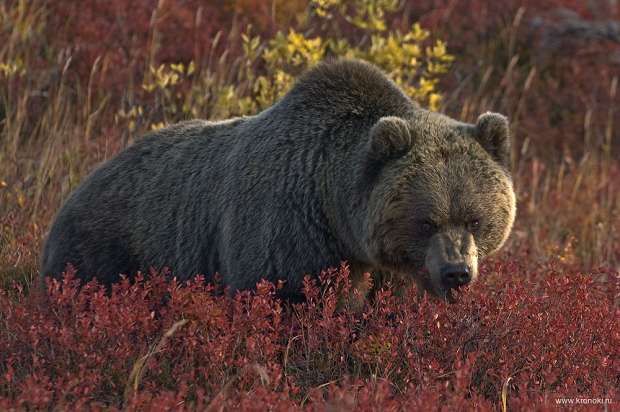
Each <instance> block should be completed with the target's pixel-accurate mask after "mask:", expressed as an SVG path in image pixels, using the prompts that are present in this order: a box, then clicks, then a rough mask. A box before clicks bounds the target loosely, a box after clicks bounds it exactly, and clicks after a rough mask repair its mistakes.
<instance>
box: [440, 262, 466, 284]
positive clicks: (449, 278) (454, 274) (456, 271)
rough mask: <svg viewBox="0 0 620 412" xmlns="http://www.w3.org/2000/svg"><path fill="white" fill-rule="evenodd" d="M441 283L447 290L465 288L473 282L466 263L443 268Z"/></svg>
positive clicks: (448, 265)
mask: <svg viewBox="0 0 620 412" xmlns="http://www.w3.org/2000/svg"><path fill="white" fill-rule="evenodd" d="M440 275H441V283H442V284H443V286H444V287H445V288H446V289H454V288H458V287H460V286H465V285H467V284H468V283H469V282H470V281H471V274H470V272H469V267H468V266H467V265H466V264H464V263H458V264H452V263H451V264H447V265H445V266H444V267H442V268H441V273H440Z"/></svg>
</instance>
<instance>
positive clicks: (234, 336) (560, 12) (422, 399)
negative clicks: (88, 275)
mask: <svg viewBox="0 0 620 412" xmlns="http://www.w3.org/2000/svg"><path fill="white" fill-rule="evenodd" d="M0 39H1V40H2V41H1V42H0V285H1V286H0V409H12V408H15V409H53V408H58V409H110V410H117V409H126V410H144V409H150V410H160V409H161V410H168V409H174V410H177V409H189V410H193V409H206V408H209V409H210V408H213V409H221V408H226V409H233V408H243V409H249V410H264V409H268V408H270V409H275V410H289V409H313V410H314V409H317V410H324V409H327V408H339V409H345V410H347V409H351V410H352V409H361V410H385V409H388V410H397V409H424V410H426V409H436V410H468V409H472V410H473V409H475V410H497V409H502V410H506V409H511V410H521V409H535V410H552V409H553V410H555V409H556V408H557V404H558V402H568V401H572V402H573V404H576V403H580V402H585V401H584V400H586V399H589V401H588V402H589V406H587V407H595V408H601V403H600V402H606V399H607V400H611V402H612V405H611V406H610V408H613V404H614V403H617V402H619V401H620V397H619V396H618V395H619V393H620V372H619V371H620V328H619V327H618V326H619V325H618V319H619V318H620V275H619V273H618V271H619V267H620V235H619V233H620V161H619V160H618V159H620V156H619V155H620V139H619V137H618V124H619V121H620V118H619V117H620V115H619V113H620V111H619V110H618V100H619V97H618V91H617V89H618V73H620V70H618V69H619V66H620V6H619V5H618V4H617V2H614V1H611V0H609V1H607V0H602V1H598V2H583V1H580V0H542V1H541V0H536V1H534V0H521V1H516V0H507V1H502V2H496V1H490V0H472V1H468V2H452V1H447V0H423V1H404V0H355V1H353V2H350V1H348V2H345V1H341V0H313V1H311V2H305V1H298V0H287V1H280V0H274V1H270V2H264V1H257V0H235V1H230V2H225V3H223V4H222V2H215V1H199V0H189V1H179V0H160V1H158V2H156V1H154V0H149V1H144V2H139V3H135V2H132V3H130V2H124V1H120V0H119V1H117V0H111V1H107V2H98V1H94V0H92V1H91V0H87V1H83V2H80V3H79V4H78V3H75V4H74V3H71V2H56V1H46V0H40V1H32V2H30V1H26V0H7V1H4V2H2V3H0ZM330 56H347V57H357V58H362V59H365V60H368V61H370V62H373V63H375V64H377V65H378V66H380V67H381V68H382V69H383V70H385V71H386V72H387V73H388V74H389V75H390V77H391V78H392V79H393V80H394V81H395V82H396V83H398V84H399V85H400V86H401V87H403V88H404V89H405V90H406V91H407V93H408V94H409V95H410V96H411V97H413V98H415V99H416V100H418V101H419V102H420V103H421V104H422V105H423V106H425V107H429V108H431V109H432V110H436V111H441V112H444V113H446V114H448V115H450V116H452V117H454V118H457V119H461V120H463V121H468V122H475V120H476V117H477V116H478V115H479V114H480V113H482V112H484V111H486V110H493V111H497V112H501V113H504V114H506V115H507V116H508V118H509V119H510V120H511V127H512V130H513V139H514V143H515V144H514V150H513V153H512V155H511V168H512V170H513V174H514V177H515V188H516V190H517V196H518V216H517V221H516V224H515V229H514V231H513V234H512V236H511V238H510V239H509V240H508V242H507V244H506V246H505V247H504V249H503V251H502V252H501V253H500V254H499V255H497V256H495V257H494V258H492V259H491V260H488V261H486V262H485V263H484V264H483V265H482V267H481V268H480V272H481V273H480V279H481V281H480V282H479V283H478V284H477V285H476V287H473V288H471V290H468V291H466V292H465V293H462V294H460V295H459V296H458V303H456V304H453V305H446V304H444V303H441V302H437V301H434V300H431V299H428V298H425V297H419V296H416V294H415V290H413V291H411V293H410V295H407V296H405V297H404V298H403V297H395V296H393V295H392V290H391V288H389V287H386V288H385V289H383V290H381V291H380V292H378V293H377V295H376V296H375V299H374V300H373V301H372V302H369V303H367V304H366V305H365V307H364V309H363V310H362V311H361V313H357V312H354V311H347V310H343V311H336V310H335V308H336V304H337V301H338V293H337V291H338V290H340V289H342V288H344V289H346V288H348V287H350V279H349V270H348V268H347V266H346V265H343V266H342V267H339V268H333V269H331V270H326V271H325V272H324V273H323V274H322V275H321V276H320V278H319V279H311V278H307V279H306V282H305V283H304V293H305V295H306V302H304V303H299V304H290V303H287V302H283V301H281V300H279V299H277V298H276V297H275V288H276V287H277V285H271V284H269V283H266V282H264V283H261V284H260V285H259V286H258V287H257V290H256V291H255V292H242V293H239V294H236V295H235V296H232V297H228V296H225V295H221V294H219V293H217V292H218V291H219V289H220V288H221V285H218V284H217V283H216V284H215V285H212V284H207V283H205V282H204V280H203V279H202V278H200V277H198V278H196V279H195V280H193V281H191V282H190V283H189V284H186V285H180V284H178V283H177V282H174V281H173V282H166V281H165V280H164V277H163V276H162V274H152V276H151V277H150V278H149V279H148V280H143V279H140V278H139V279H138V281H137V282H136V283H133V284H132V283H130V282H128V281H125V282H121V283H120V284H118V285H116V286H115V287H114V288H113V290H112V292H111V293H109V294H106V293H105V291H104V290H103V289H102V288H100V287H99V286H98V285H96V284H94V283H89V284H88V285H86V286H85V287H83V288H78V284H77V281H76V280H75V278H74V277H73V274H72V273H71V272H69V273H67V276H66V277H65V279H64V280H63V281H61V282H50V283H49V284H48V285H47V289H48V290H47V292H48V293H47V295H48V296H47V297H46V298H45V299H42V297H41V296H40V295H39V294H37V293H33V292H32V291H33V290H34V289H35V288H32V287H31V286H32V285H33V282H34V280H35V279H37V276H38V274H37V268H38V258H39V251H40V249H41V243H42V241H43V239H44V235H45V231H46V230H47V228H48V226H49V223H50V221H51V219H52V218H53V216H54V213H55V212H56V211H57V210H58V208H59V206H60V204H61V203H62V201H63V200H64V199H65V198H66V196H67V195H68V194H69V193H70V192H71V190H72V189H74V188H75V187H76V185H77V184H78V183H79V182H80V180H81V179H82V178H83V177H84V176H86V175H87V173H88V172H89V171H91V170H92V169H93V168H94V167H95V166H96V165H97V164H98V163H100V162H101V161H104V160H106V159H108V158H110V157H111V156H113V155H114V154H115V153H117V152H119V151H120V150H122V149H123V148H125V147H126V146H127V145H129V144H131V143H132V142H134V141H136V140H138V139H140V137H141V136H142V135H143V134H144V133H145V132H147V131H149V130H154V129H158V128H161V127H163V126H165V125H168V124H172V123H175V122H177V121H180V120H184V119H189V118H195V117H200V118H207V119H225V118H228V117H232V116H237V115H243V114H250V113H255V112H257V111H259V110H261V109H263V108H265V107H268V106H270V105H271V104H272V103H273V102H274V101H275V100H277V99H278V97H280V96H282V95H283V94H284V93H285V92H286V91H287V90H288V89H289V87H290V86H291V84H292V82H293V80H294V79H295V77H296V76H297V75H298V74H300V73H301V72H302V71H304V70H305V69H306V68H308V67H311V66H313V65H314V64H316V63H317V62H319V61H321V60H323V59H324V58H326V57H330ZM326 269H327V268H326ZM371 275H372V274H371ZM587 407H586V408H587Z"/></svg>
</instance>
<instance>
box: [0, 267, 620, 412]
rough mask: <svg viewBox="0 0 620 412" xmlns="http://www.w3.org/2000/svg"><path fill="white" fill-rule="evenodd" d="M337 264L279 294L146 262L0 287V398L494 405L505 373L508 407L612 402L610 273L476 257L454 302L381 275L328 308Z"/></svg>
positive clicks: (137, 404)
mask: <svg viewBox="0 0 620 412" xmlns="http://www.w3.org/2000/svg"><path fill="white" fill-rule="evenodd" d="M347 279H348V269H347V268H346V267H344V266H343V267H342V268H341V269H340V270H339V271H328V272H325V273H324V274H323V275H322V276H321V277H320V280H319V281H318V282H317V281H316V280H312V279H310V278H307V280H306V282H305V293H306V296H307V302H305V303H302V304H294V305H291V304H288V303H285V302H282V301H280V300H279V299H278V298H277V297H276V287H275V286H274V285H272V284H270V283H267V282H263V283H260V284H259V285H258V287H257V291H256V292H241V293H237V294H235V295H234V296H229V295H226V294H222V293H218V291H217V288H216V287H214V286H212V285H210V284H207V283H206V282H205V281H204V279H203V278H200V277H198V278H196V279H195V280H194V281H192V282H190V283H188V284H187V285H184V286H180V285H178V284H177V283H176V282H175V281H172V282H166V281H165V280H164V277H163V275H157V274H154V275H153V276H152V277H151V278H150V279H149V280H143V279H142V278H138V280H137V282H136V283H133V284H132V283H130V282H128V281H124V282H123V283H121V284H119V285H116V286H114V287H113V289H112V291H111V292H110V293H107V294H106V292H105V291H104V290H103V289H102V288H101V287H99V286H98V285H96V284H95V283H94V282H91V283H89V284H87V285H86V286H84V287H83V288H82V289H79V288H78V281H76V280H75V279H74V278H73V275H72V274H71V273H69V274H68V275H67V276H66V277H65V278H64V280H63V281H62V282H57V281H53V282H50V283H49V284H48V292H49V293H48V296H49V297H48V298H41V297H37V295H36V294H30V295H27V294H25V293H23V292H20V291H17V292H15V293H16V294H17V298H15V297H14V296H13V297H9V296H8V295H7V293H6V292H2V294H1V295H0V322H1V324H2V333H1V334H0V347H1V348H2V350H1V351H0V409H9V408H26V409H48V408H51V407H56V408H60V409H83V408H86V407H88V408H92V409H100V408H112V409H116V408H127V409H128V410H146V409H148V410H170V409H175V410H177V409H190V410H191V409H199V410H200V409H204V408H207V407H209V406H210V407H214V408H220V407H223V408H224V409H226V410H228V409H238V408H242V409H243V410H246V409H247V410H264V409H267V408H270V409H273V410H291V409H306V408H310V409H319V410H323V409H325V408H329V407H335V408H337V409H344V410H352V409H356V410H397V409H402V408H406V409H411V408H413V409H424V410H427V409H438V410H464V409H468V410H469V409H476V410H496V409H497V405H498V403H499V399H500V394H501V392H502V386H503V385H504V383H505V382H506V380H507V379H508V378H509V377H510V378H511V381H510V382H509V385H508V386H507V395H508V404H509V408H510V409H511V410H521V409H524V408H527V409H537V410H551V409H554V408H556V407H557V406H556V405H555V403H556V401H555V399H556V398H560V397H562V398H610V399H612V401H614V402H617V401H618V395H619V394H620V373H619V372H618V371H620V330H619V329H618V317H619V316H620V309H619V308H618V301H619V299H620V275H619V274H618V273H613V272H610V271H605V270H598V271H596V272H595V273H591V274H583V273H577V272H574V271H571V270H570V269H562V268H560V267H555V266H553V265H549V266H545V267H541V268H538V269H537V270H528V269H525V268H524V267H522V266H521V265H520V264H519V263H518V261H517V260H516V259H515V260H508V261H504V262H502V263H499V262H492V263H489V264H488V265H486V266H485V267H483V269H482V279H484V280H483V281H482V282H480V283H479V284H477V285H476V286H475V287H472V288H471V290H469V291H467V293H463V294H461V295H460V300H459V303H457V304H454V305H446V304H443V303H440V302H435V301H432V300H431V301H429V300H428V299H426V298H417V297H416V296H415V291H412V293H411V294H410V295H409V296H407V297H406V298H404V299H403V298H397V297H394V296H392V294H391V293H390V291H389V290H383V291H380V292H378V293H377V295H376V296H375V298H374V300H373V302H372V304H367V305H366V307H365V309H364V311H363V313H359V314H355V313H351V312H349V311H347V310H343V311H337V310H336V302H337V292H336V290H338V289H340V288H341V286H342V285H346V284H347ZM182 319H184V320H186V323H185V324H177V325H176V326H174V327H175V328H178V329H176V331H174V332H173V333H172V332H169V333H168V334H167V335H170V336H166V337H162V336H164V335H165V334H166V331H169V330H170V328H171V327H173V325H175V323H176V322H178V321H179V320H182ZM147 354H149V356H148V357H147V358H146V359H145V360H146V362H145V363H144V368H143V369H142V372H141V373H139V374H137V375H135V374H134V375H132V369H133V367H134V364H136V362H137V361H139V360H140V359H141V358H142V357H144V356H145V355H147ZM130 376H131V377H130ZM136 376H137V377H138V379H137V382H136V381H135V378H136ZM134 382H136V385H137V386H136V387H137V390H136V391H134V390H133V383H134ZM599 407H600V405H599Z"/></svg>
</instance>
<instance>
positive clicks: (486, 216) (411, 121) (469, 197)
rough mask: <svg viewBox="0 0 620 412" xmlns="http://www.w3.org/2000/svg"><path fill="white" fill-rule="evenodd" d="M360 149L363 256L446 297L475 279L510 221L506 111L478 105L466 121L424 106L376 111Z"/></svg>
mask: <svg viewBox="0 0 620 412" xmlns="http://www.w3.org/2000/svg"><path fill="white" fill-rule="evenodd" d="M367 150H368V152H367V153H368V156H367V159H366V168H367V172H368V173H367V174H366V176H367V177H368V176H370V178H369V179H371V180H372V182H373V183H372V184H371V185H370V187H371V188H372V189H371V192H370V195H369V207H368V218H367V222H368V227H367V234H368V239H367V242H368V243H367V244H368V253H369V258H370V260H371V261H372V262H371V263H372V264H373V265H374V266H375V267H378V268H380V269H382V270H387V271H391V272H396V273H399V274H400V275H401V276H411V277H413V278H414V279H415V281H416V282H417V284H418V287H420V288H422V289H423V290H425V291H428V292H430V293H432V294H433V295H435V296H438V297H440V298H442V299H445V300H448V301H453V296H452V293H451V291H452V290H453V289H456V288H458V287H460V286H463V285H466V284H468V283H470V282H472V281H474V280H476V278H477V277H478V262H479V261H480V259H482V258H484V257H485V256H487V255H489V254H491V253H493V252H495V251H496V250H498V249H499V248H500V247H501V246H502V244H503V243H504V242H505V241H506V238H507V237H508V235H509V233H510V230H511V229H512V225H513V222H514V218H515V213H516V202H515V193H514V190H513V185H512V179H511V175H510V172H509V163H510V136H509V127H508V121H507V119H506V118H505V117H504V116H502V115H500V114H497V113H485V114H482V115H481V116H480V117H479V118H478V121H477V122H476V124H466V123H461V122H458V121H455V120H453V119H450V118H449V117H446V116H444V115H441V114H438V113H432V112H427V111H425V110H420V111H418V112H417V113H416V114H415V115H414V116H413V117H412V118H408V119H404V118H400V117H382V118H381V119H379V121H378V122H377V123H376V124H375V125H374V126H373V127H372V129H371V131H370V133H369V137H368V146H367Z"/></svg>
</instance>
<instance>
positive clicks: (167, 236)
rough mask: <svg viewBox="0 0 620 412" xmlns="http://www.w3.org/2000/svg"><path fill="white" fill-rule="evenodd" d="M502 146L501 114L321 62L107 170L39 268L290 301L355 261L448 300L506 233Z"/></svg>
mask: <svg viewBox="0 0 620 412" xmlns="http://www.w3.org/2000/svg"><path fill="white" fill-rule="evenodd" d="M509 157H510V140H509V130H508V122H507V120H506V118H505V117H504V116H502V115H499V114H495V113H485V114H482V115H481V116H480V117H479V118H478V121H477V122H476V124H467V123H462V122H459V121H456V120H453V119H451V118H449V117H446V116H444V115H442V114H439V113H433V112H430V111H428V110H425V109H423V108H420V107H419V106H418V105H417V104H416V103H414V102H413V101H412V100H411V99H410V98H409V97H407V96H406V95H405V94H404V93H403V92H402V91H401V90H400V89H399V88H398V87H397V86H396V85H395V84H394V83H393V82H392V81H390V80H389V79H388V78H387V77H386V76H385V75H384V74H383V73H382V72H381V71H380V70H379V69H377V68H376V67H374V66H372V65H370V64H368V63H365V62H361V61H354V60H353V61H352V60H338V61H333V62H327V63H323V64H319V65H318V66H316V67H314V68H313V69H311V70H309V71H308V72H307V73H306V74H305V75H303V76H302V77H301V78H300V79H299V80H298V81H297V82H296V84H295V85H294V87H293V88H292V89H291V90H290V91H289V92H288V93H287V94H286V95H285V96H284V97H283V98H282V99H281V100H280V101H278V102H277V103H276V104H274V105H273V106H272V107H270V108H268V109H267V110H265V111H263V112H261V113H259V114H257V115H254V116H248V117H242V118H236V119H231V120H226V121H220V122H210V121H203V120H195V121H189V122H183V123H179V124H177V125H174V126H171V127H168V128H166V129H163V130H159V131H157V132H154V133H151V134H150V135H149V136H147V137H145V138H144V139H142V140H141V141H139V142H138V143H136V144H134V145H133V146H131V147H129V148H127V149H126V150H124V151H123V152H121V153H120V154H118V155H117V156H116V157H114V158H113V159H111V160H109V161H107V162H106V163H104V164H103V165H101V166H100V167H99V168H97V169H96V170H95V171H94V172H93V173H92V174H91V175H90V176H89V177H88V178H87V179H85V180H84V182H83V183H82V184H81V185H80V186H79V187H78V188H77V189H76V190H75V192H74V193H73V194H72V195H71V196H70V197H69V198H68V200H67V201H66V203H65V204H64V206H63V207H62V208H61V210H60V212H59V213H58V216H57V217H56V219H55V222H54V223H53V225H52V227H51V230H50V232H49V236H48V238H47V241H46V244H45V247H44V251H43V258H42V267H41V274H42V275H43V276H46V275H51V276H54V277H58V276H60V275H61V273H62V272H63V271H64V270H65V268H66V265H67V264H68V263H71V264H72V265H73V266H74V267H75V268H77V273H78V276H79V277H80V278H81V279H83V280H88V279H91V278H96V279H98V280H99V281H100V282H103V283H104V284H110V283H112V282H115V281H116V280H118V279H119V274H128V275H132V274H134V273H136V272H137V271H140V270H148V268H149V267H155V268H161V267H163V266H167V267H169V268H171V270H172V271H173V273H174V274H175V275H176V276H177V278H179V279H180V280H184V279H187V278H190V277H192V276H194V275H196V274H205V275H212V274H215V273H216V272H217V273H219V274H221V276H222V280H223V282H224V284H225V285H227V286H229V287H230V288H231V290H238V289H247V288H253V287H254V286H255V285H256V283H257V282H258V281H259V280H261V278H265V279H267V280H270V281H273V282H274V283H275V282H277V281H280V280H282V281H285V283H284V287H283V288H282V290H281V294H282V295H283V296H285V297H287V298H297V297H300V296H301V286H302V279H303V277H304V275H306V274H311V275H316V274H318V273H319V272H320V271H321V270H322V269H325V268H328V267H334V266H338V265H339V264H340V263H341V262H342V261H348V262H349V263H350V264H351V267H352V268H353V269H354V271H353V275H354V278H355V279H356V280H358V281H359V279H360V278H361V273H363V272H364V271H370V272H373V271H383V272H391V273H394V274H397V275H398V276H400V277H401V278H404V279H407V280H412V281H415V282H417V284H418V285H419V286H420V287H421V288H422V289H423V290H426V291H429V292H431V293H432V294H434V295H436V296H439V297H441V298H445V299H450V296H451V294H450V291H451V290H452V289H454V288H458V287H460V286H462V285H466V284H468V283H469V282H471V281H473V280H475V279H476V277H477V274H478V262H479V260H480V259H481V258H483V257H485V256H487V255H489V254H490V253H492V252H494V251H496V250H497V249H498V248H500V246H501V245H502V244H503V243H504V241H505V240H506V238H507V236H508V234H509V232H510V230H511V227H512V224H513V220H514V217H515V195H514V192H513V185H512V181H511V175H510V173H509ZM423 269H426V270H423ZM360 285H361V283H360ZM360 287H361V286H360Z"/></svg>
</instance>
